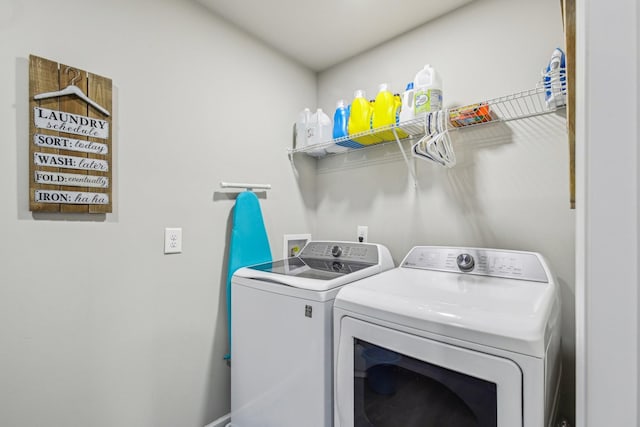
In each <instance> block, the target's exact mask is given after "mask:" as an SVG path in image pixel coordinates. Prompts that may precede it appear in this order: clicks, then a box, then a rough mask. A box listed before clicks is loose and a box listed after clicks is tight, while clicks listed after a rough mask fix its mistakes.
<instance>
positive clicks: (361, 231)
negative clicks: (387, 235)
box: [357, 225, 369, 243]
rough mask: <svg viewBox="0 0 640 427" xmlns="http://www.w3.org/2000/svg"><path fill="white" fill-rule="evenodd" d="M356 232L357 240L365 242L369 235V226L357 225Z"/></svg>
mask: <svg viewBox="0 0 640 427" xmlns="http://www.w3.org/2000/svg"><path fill="white" fill-rule="evenodd" d="M357 233H358V234H357V236H358V242H360V243H366V242H367V238H368V235H369V227H367V226H366V225H359V226H358V231H357Z"/></svg>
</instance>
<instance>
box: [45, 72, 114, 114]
mask: <svg viewBox="0 0 640 427" xmlns="http://www.w3.org/2000/svg"><path fill="white" fill-rule="evenodd" d="M69 71H74V72H75V76H73V79H71V84H70V85H69V86H67V87H65V88H64V89H61V90H56V91H53V92H45V93H39V94H37V95H35V96H34V97H33V99H35V100H38V99H47V98H56V97H59V96H66V95H76V96H77V97H78V98H80V99H82V100H83V101H84V102H86V103H87V104H89V105H91V106H92V107H93V108H95V109H96V110H98V111H100V112H101V113H102V114H104V115H105V116H107V117H108V116H110V114H109V112H108V111H107V110H106V109H105V108H104V107H102V106H101V105H99V104H98V103H97V102H95V101H94V100H93V99H91V98H89V97H88V96H87V95H85V94H84V92H82V90H81V89H80V88H79V87H78V86H76V85H75V84H74V83H75V82H76V80H80V79H81V78H82V76H81V75H80V73H79V72H77V70H75V69H73V68H70V67H67V69H66V72H67V74H68V73H69Z"/></svg>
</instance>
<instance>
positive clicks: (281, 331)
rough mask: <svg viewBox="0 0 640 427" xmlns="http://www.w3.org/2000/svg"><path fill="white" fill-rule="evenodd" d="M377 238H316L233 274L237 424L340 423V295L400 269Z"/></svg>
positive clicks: (314, 426)
mask: <svg viewBox="0 0 640 427" xmlns="http://www.w3.org/2000/svg"><path fill="white" fill-rule="evenodd" d="M393 267H394V265H393V259H392V258H391V254H390V253H389V250H388V249H387V248H386V247H384V246H382V245H377V244H370V243H351V242H326V241H325V242H321V241H312V242H309V243H308V244H307V245H306V246H305V247H304V248H303V249H302V251H301V252H300V255H299V256H297V257H293V258H287V259H283V260H279V261H274V262H269V263H265V264H260V265H255V266H251V267H246V268H242V269H239V270H238V271H236V272H235V274H234V276H233V278H232V281H231V283H232V287H231V288H232V291H231V292H232V298H231V426H233V427H301V426H304V427H331V426H332V425H333V410H332V407H333V405H332V403H333V340H332V336H333V317H332V314H333V301H334V299H335V296H336V294H337V293H338V290H339V289H340V288H341V287H343V286H344V285H347V284H349V283H352V282H355V281H357V280H359V279H362V278H365V277H369V276H371V275H374V274H377V273H380V272H382V271H385V270H389V269H391V268H393Z"/></svg>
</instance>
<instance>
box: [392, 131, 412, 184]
mask: <svg viewBox="0 0 640 427" xmlns="http://www.w3.org/2000/svg"><path fill="white" fill-rule="evenodd" d="M391 131H392V132H393V136H394V137H395V139H396V142H397V143H398V148H399V149H400V152H401V153H402V157H403V158H404V162H405V163H406V164H407V169H408V170H409V173H410V174H411V177H412V178H413V187H414V188H417V187H418V178H417V177H416V169H415V167H414V164H413V163H411V161H410V160H409V157H407V153H405V151H404V147H402V143H401V142H400V137H399V136H398V131H397V128H396V127H394V128H393V129H391Z"/></svg>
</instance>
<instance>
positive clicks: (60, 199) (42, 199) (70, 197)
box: [35, 190, 109, 205]
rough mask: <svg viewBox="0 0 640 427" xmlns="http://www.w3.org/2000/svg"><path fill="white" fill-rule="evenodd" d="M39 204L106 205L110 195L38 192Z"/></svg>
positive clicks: (36, 193) (36, 194)
mask: <svg viewBox="0 0 640 427" xmlns="http://www.w3.org/2000/svg"><path fill="white" fill-rule="evenodd" d="M35 199H36V201H37V202H38V203H68V204H77V205H106V204H109V195H108V194H105V193H85V192H80V191H60V190H36V191H35Z"/></svg>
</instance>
